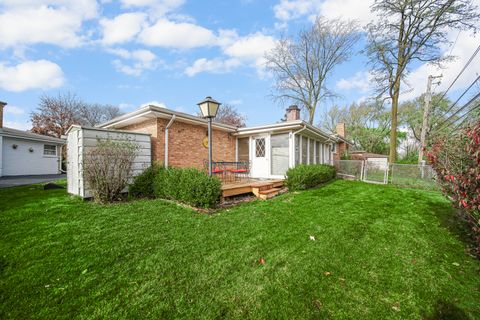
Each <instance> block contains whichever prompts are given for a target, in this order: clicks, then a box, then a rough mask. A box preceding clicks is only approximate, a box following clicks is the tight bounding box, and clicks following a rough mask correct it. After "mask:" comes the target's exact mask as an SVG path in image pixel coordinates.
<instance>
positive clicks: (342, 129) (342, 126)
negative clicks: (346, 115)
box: [337, 123, 346, 138]
mask: <svg viewBox="0 0 480 320" xmlns="http://www.w3.org/2000/svg"><path fill="white" fill-rule="evenodd" d="M337 134H338V135H339V136H340V137H343V138H345V137H346V135H345V123H337Z"/></svg>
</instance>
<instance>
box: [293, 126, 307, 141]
mask: <svg viewBox="0 0 480 320" xmlns="http://www.w3.org/2000/svg"><path fill="white" fill-rule="evenodd" d="M306 129H307V125H306V124H305V125H304V126H303V128H302V129H300V130H298V131H295V132H294V133H293V138H294V139H295V135H296V134H297V133H300V132H302V131H303V130H306Z"/></svg>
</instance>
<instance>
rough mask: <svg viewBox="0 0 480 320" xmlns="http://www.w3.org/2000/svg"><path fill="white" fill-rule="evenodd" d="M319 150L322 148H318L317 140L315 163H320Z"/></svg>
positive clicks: (316, 142)
mask: <svg viewBox="0 0 480 320" xmlns="http://www.w3.org/2000/svg"><path fill="white" fill-rule="evenodd" d="M320 152H322V150H320V142H318V141H315V163H316V164H320V163H321V162H320Z"/></svg>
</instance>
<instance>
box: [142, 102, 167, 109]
mask: <svg viewBox="0 0 480 320" xmlns="http://www.w3.org/2000/svg"><path fill="white" fill-rule="evenodd" d="M147 106H156V107H160V108H166V107H167V106H166V105H165V103H163V102H158V101H156V100H153V101H149V102H145V103H142V104H141V105H140V108H143V107H147Z"/></svg>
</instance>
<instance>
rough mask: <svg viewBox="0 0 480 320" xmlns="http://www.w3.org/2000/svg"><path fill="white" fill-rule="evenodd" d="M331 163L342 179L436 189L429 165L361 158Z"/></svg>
mask: <svg viewBox="0 0 480 320" xmlns="http://www.w3.org/2000/svg"><path fill="white" fill-rule="evenodd" d="M333 165H334V166H335V168H336V169H337V176H338V177H339V178H342V179H348V180H360V181H365V182H369V183H377V184H387V183H391V184H393V185H397V186H400V187H410V188H422V189H428V190H438V186H437V183H436V174H435V171H434V170H433V168H432V167H431V166H429V165H418V164H398V163H394V164H392V165H389V164H388V162H386V161H363V160H336V161H334V162H333Z"/></svg>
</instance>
